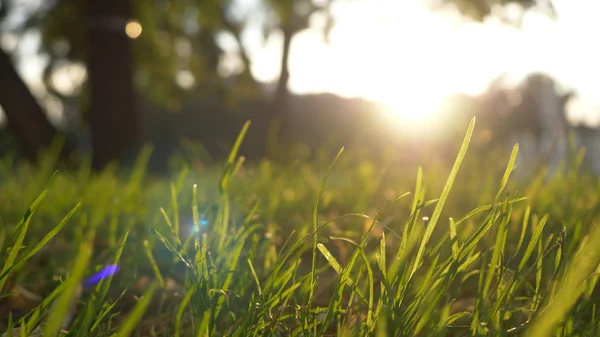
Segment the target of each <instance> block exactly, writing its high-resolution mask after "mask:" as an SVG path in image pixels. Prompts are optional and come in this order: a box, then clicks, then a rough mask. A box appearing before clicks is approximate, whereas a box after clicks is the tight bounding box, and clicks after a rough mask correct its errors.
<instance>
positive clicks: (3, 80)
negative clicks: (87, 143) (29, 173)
mask: <svg viewBox="0 0 600 337" xmlns="http://www.w3.org/2000/svg"><path fill="white" fill-rule="evenodd" d="M0 74H1V75H0V105H1V106H2V108H3V109H4V112H5V114H6V119H7V121H8V126H9V127H10V129H11V130H12V131H13V133H14V134H15V136H16V137H17V138H18V139H19V141H20V144H21V147H22V149H23V153H24V154H25V156H26V158H28V159H29V160H31V161H32V162H34V161H35V160H36V159H37V152H38V150H39V149H41V148H44V147H48V146H49V145H50V143H51V142H52V140H53V139H54V138H55V136H56V135H57V131H56V129H55V128H54V126H53V125H52V124H50V122H49V121H48V118H46V114H45V113H44V110H43V109H42V107H41V106H40V105H39V104H38V102H37V100H36V99H35V97H33V95H32V94H31V92H30V91H29V88H27V85H26V84H25V83H24V82H23V80H22V79H21V77H19V74H18V73H17V70H16V69H15V68H14V66H13V64H12V60H11V57H10V55H9V54H8V53H6V52H5V51H4V50H3V49H2V48H0Z"/></svg>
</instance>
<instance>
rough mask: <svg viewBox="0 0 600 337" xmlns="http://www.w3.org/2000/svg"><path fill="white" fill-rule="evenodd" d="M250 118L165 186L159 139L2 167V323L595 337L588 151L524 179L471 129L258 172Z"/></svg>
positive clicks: (599, 259) (599, 329) (595, 259)
mask: <svg viewBox="0 0 600 337" xmlns="http://www.w3.org/2000/svg"><path fill="white" fill-rule="evenodd" d="M247 127H248V125H246V126H245V128H244V130H243V131H242V132H241V134H240V137H239V139H238V141H237V142H236V143H235V145H234V147H233V150H232V151H231V154H230V156H229V158H228V159H227V161H226V163H225V165H224V169H223V168H222V167H221V168H220V167H216V166H211V167H208V168H201V169H199V168H194V167H189V166H182V167H181V170H180V171H179V172H176V174H174V175H173V176H172V177H169V178H168V179H165V178H155V177H150V176H147V175H146V173H145V166H146V162H147V160H148V158H149V155H150V151H149V149H148V150H147V151H144V152H143V153H142V155H141V156H140V158H139V160H138V163H137V164H136V166H135V167H134V168H133V169H132V170H130V172H129V173H128V174H127V175H124V174H123V171H118V170H117V169H116V167H108V168H107V169H106V170H104V171H103V172H100V173H92V172H91V170H90V166H89V161H84V162H83V163H82V164H81V166H80V168H79V169H78V170H75V171H70V172H58V173H56V172H55V171H54V167H56V158H57V156H56V154H57V153H58V152H57V151H56V149H54V150H50V151H48V152H47V153H46V154H45V155H44V156H43V158H42V161H41V164H40V165H39V166H38V167H36V168H32V167H30V166H28V165H27V164H23V163H18V162H15V161H14V160H13V159H12V158H10V157H7V158H5V159H4V160H2V161H1V162H0V171H1V172H2V173H3V174H2V177H4V178H3V179H2V180H1V181H0V223H1V225H0V256H1V257H2V259H0V270H1V272H0V318H1V319H2V320H0V329H2V330H0V331H1V332H4V331H6V332H5V335H6V336H10V335H11V334H13V333H18V334H16V335H19V334H20V335H22V336H27V335H30V334H31V335H32V336H56V335H57V334H59V333H60V334H68V335H70V336H225V335H226V336H288V335H293V336H513V335H524V336H597V335H600V324H599V323H598V322H599V320H598V318H599V317H598V313H597V304H598V295H597V290H596V283H597V281H598V277H599V276H600V273H598V266H599V265H600V250H599V249H597V247H596V245H597V242H600V231H598V230H597V229H596V226H595V223H596V222H597V220H598V219H599V217H600V193H599V192H600V185H599V184H598V179H597V178H595V177H593V176H591V175H589V174H586V172H585V170H584V169H583V168H581V166H582V158H583V155H581V154H580V155H578V156H575V157H574V158H573V160H571V161H570V162H569V163H568V165H567V164H565V167H564V168H565V169H564V170H560V171H558V172H556V173H555V174H553V175H551V176H549V175H548V174H547V172H546V171H544V170H540V172H539V174H538V175H537V176H535V177H531V178H530V179H528V180H522V179H521V180H518V181H513V180H514V179H512V180H511V175H513V174H514V172H515V170H516V165H518V163H519V161H518V160H517V158H518V146H515V147H514V149H513V152H512V153H511V154H510V155H507V156H505V157H504V158H503V160H504V163H505V164H504V165H503V166H498V165H495V164H494V165H492V164H490V163H491V160H485V159H487V158H486V157H483V156H485V155H488V156H492V155H491V154H489V153H487V154H486V153H482V152H476V153H475V155H470V152H469V146H470V145H473V144H471V141H472V139H475V138H474V137H473V135H474V132H475V131H474V130H476V128H475V120H472V121H471V123H470V124H469V126H468V127H467V132H466V136H465V137H464V139H463V142H462V144H460V146H459V147H457V148H458V150H457V152H456V153H457V154H456V158H455V160H454V161H453V162H450V163H448V164H445V163H444V162H435V161H430V162H429V163H428V165H427V166H424V167H423V168H421V167H416V166H412V165H409V164H407V165H406V166H402V167H399V166H397V165H394V166H388V167H385V166H379V165H378V164H375V163H374V162H369V161H360V160H356V158H353V157H352V155H348V154H346V153H342V151H340V153H338V155H337V156H330V157H329V158H328V159H327V161H324V160H317V161H312V162H306V161H298V162H288V163H287V164H285V165H281V164H276V163H275V162H270V161H263V162H261V163H258V164H255V165H251V164H245V163H244V160H243V157H239V156H238V149H239V146H240V144H241V142H242V139H243V136H244V133H245V131H246V129H247ZM494 158H497V155H494ZM482 164H486V165H485V166H484V165H482ZM409 172H411V173H412V174H410V175H409ZM415 173H416V179H414V178H413V174H415ZM519 190H520V191H523V192H522V193H521V192H518V191H519ZM409 192H410V193H409ZM114 265H118V266H119V267H120V270H119V272H118V273H117V274H115V275H112V276H109V277H105V278H104V279H102V280H101V281H99V282H97V283H95V284H91V285H89V283H83V281H84V280H86V279H88V277H89V276H90V275H92V274H94V273H96V272H98V271H100V270H102V269H103V268H104V267H106V266H114ZM82 284H85V285H86V286H85V287H82ZM23 288H27V289H29V290H31V291H32V292H34V293H35V294H38V295H40V296H41V299H39V300H33V299H28V298H27V296H25V294H24V292H23V290H22V289H23ZM1 332H0V333H1Z"/></svg>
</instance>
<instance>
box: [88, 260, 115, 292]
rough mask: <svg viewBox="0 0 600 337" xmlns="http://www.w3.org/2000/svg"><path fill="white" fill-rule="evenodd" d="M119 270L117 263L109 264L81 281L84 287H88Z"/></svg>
mask: <svg viewBox="0 0 600 337" xmlns="http://www.w3.org/2000/svg"><path fill="white" fill-rule="evenodd" d="M118 271H119V265H117V264H109V265H108V266H106V267H104V268H102V269H101V270H100V271H99V272H97V273H96V274H94V275H92V276H90V277H89V278H88V279H87V280H85V282H83V286H84V287H86V288H87V287H90V286H93V285H94V284H96V283H98V282H100V281H101V280H103V279H105V278H107V277H109V276H112V275H114V274H116V273H117V272H118Z"/></svg>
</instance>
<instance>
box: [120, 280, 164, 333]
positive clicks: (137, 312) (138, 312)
mask: <svg viewBox="0 0 600 337" xmlns="http://www.w3.org/2000/svg"><path fill="white" fill-rule="evenodd" d="M157 288H158V283H157V282H156V281H155V282H153V283H152V284H151V285H150V286H149V287H148V289H147V290H146V292H145V293H144V296H143V297H142V299H141V300H140V301H139V302H138V303H137V304H136V305H135V307H134V308H133V310H132V311H131V313H130V314H129V316H128V317H127V319H126V320H125V321H124V322H123V324H121V326H120V327H119V330H117V332H116V333H115V334H113V335H112V337H129V336H131V334H132V333H133V331H134V330H135V328H136V327H137V326H138V324H139V323H140V321H141V320H142V317H143V316H144V313H145V312H146V310H147V309H148V306H150V302H151V301H152V297H153V295H154V292H155V291H156V289H157Z"/></svg>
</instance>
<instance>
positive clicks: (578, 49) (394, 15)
mask: <svg viewBox="0 0 600 337" xmlns="http://www.w3.org/2000/svg"><path fill="white" fill-rule="evenodd" d="M238 1H239V3H240V7H239V8H240V10H251V9H252V8H253V6H255V4H256V2H257V0H238ZM339 3H340V4H339V5H337V6H335V7H334V8H333V13H334V16H335V18H336V26H335V27H334V28H333V30H332V32H331V35H330V41H329V44H326V43H325V42H324V40H323V36H322V34H321V33H320V32H319V27H320V25H322V24H323V22H322V21H323V20H321V19H320V18H319V17H315V18H314V20H313V22H312V27H313V28H312V29H308V30H306V31H303V32H301V33H299V34H298V35H297V36H296V37H295V38H294V39H293V41H292V50H291V56H290V72H291V76H290V89H291V91H293V92H295V93H318V92H330V93H335V94H338V95H342V96H347V97H363V98H367V99H371V100H375V101H380V102H383V103H385V104H386V105H387V106H388V110H389V111H388V112H390V113H392V114H397V115H401V116H403V117H404V118H407V119H410V120H415V121H422V120H426V118H427V117H428V116H431V115H433V114H434V113H435V111H436V110H437V107H438V106H439V105H440V104H441V103H442V101H443V99H444V98H445V97H447V96H448V95H451V94H453V93H467V94H478V93H481V92H482V91H483V90H485V88H486V87H487V85H488V84H489V82H490V81H492V80H493V79H495V78H496V77H498V76H499V75H501V74H503V73H508V74H509V75H511V77H512V78H514V79H515V80H518V79H520V78H522V77H524V76H525V75H527V74H529V73H533V72H544V73H547V74H549V75H551V76H552V77H554V78H555V80H557V81H558V83H559V84H561V85H562V86H563V87H564V88H566V89H574V90H576V92H577V93H578V98H577V100H575V101H573V102H572V104H570V105H569V112H568V113H569V115H570V117H571V119H572V120H573V121H574V122H585V123H588V124H598V123H600V90H598V89H597V88H600V65H599V63H598V62H599V60H600V48H597V47H596V46H595V44H594V43H593V41H594V39H595V35H596V34H593V32H600V20H598V17H599V15H600V1H598V0H554V1H553V3H554V6H555V8H556V10H557V14H558V19H556V20H552V19H550V18H548V17H547V16H546V15H544V14H542V13H537V12H535V11H532V12H528V13H526V14H525V17H524V20H523V25H522V27H521V29H517V28H515V27H512V26H508V25H505V24H502V23H500V22H499V20H498V19H494V18H490V19H488V20H486V22H484V23H482V24H479V23H473V22H469V21H467V20H465V19H464V18H461V17H460V15H458V14H457V13H456V12H455V11H452V10H446V11H440V12H435V13H433V12H430V11H428V10H427V9H426V8H425V7H424V6H423V5H422V3H421V2H420V1H418V0H411V1H401V0H354V1H349V2H343V1H340V2H339ZM261 19H262V18H261V17H260V16H256V17H255V20H254V21H252V22H250V24H249V28H248V29H247V31H246V32H245V33H244V35H243V41H244V45H245V47H246V48H247V50H249V53H250V55H251V59H252V62H253V64H252V73H253V74H254V76H255V77H256V78H257V79H258V80H260V81H265V82H269V81H275V80H276V79H277V77H278V75H279V74H278V72H279V63H280V57H281V43H282V37H281V35H280V34H273V35H272V36H270V37H269V39H268V40H267V41H266V44H264V43H262V41H261V34H260V31H259V25H260V20H261ZM142 34H143V32H142ZM29 38H30V39H31V40H32V42H31V43H29V44H28V45H30V48H35V40H36V37H35V36H32V37H29ZM2 42H3V43H6V41H2ZM220 42H221V43H222V44H223V45H225V46H227V45H228V44H229V45H230V46H232V47H231V48H233V45H234V43H233V42H232V41H230V40H229V41H228V39H227V36H223V37H222V38H221V39H220ZM8 43H10V41H8ZM596 44H597V43H596ZM25 45H27V44H25ZM43 64H44V61H43V59H40V58H39V57H38V58H35V57H31V58H28V59H26V60H23V62H21V66H20V67H19V69H20V71H21V73H22V75H23V77H24V78H25V80H26V81H27V82H28V83H30V84H34V83H36V82H39V78H40V74H41V70H42V67H43ZM76 76H81V74H79V75H77V74H76ZM53 110H54V112H53V113H54V114H55V115H56V114H58V115H60V106H59V104H57V103H56V102H55V103H54V108H53ZM0 119H1V117H0Z"/></svg>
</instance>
